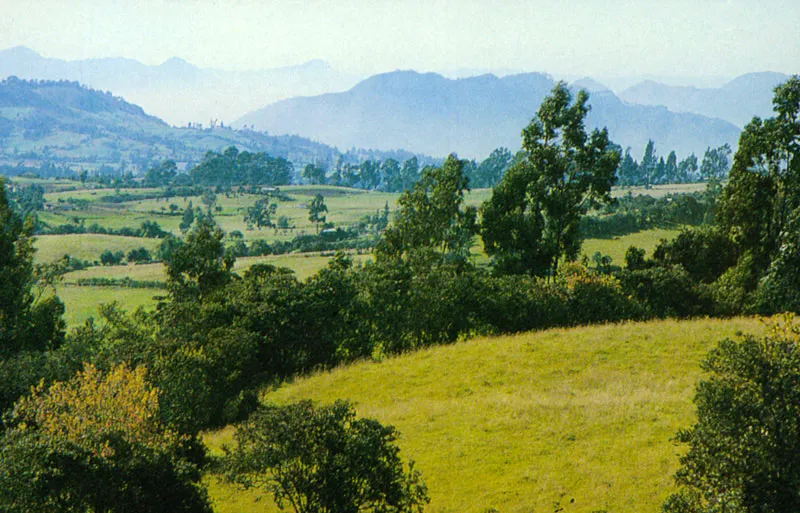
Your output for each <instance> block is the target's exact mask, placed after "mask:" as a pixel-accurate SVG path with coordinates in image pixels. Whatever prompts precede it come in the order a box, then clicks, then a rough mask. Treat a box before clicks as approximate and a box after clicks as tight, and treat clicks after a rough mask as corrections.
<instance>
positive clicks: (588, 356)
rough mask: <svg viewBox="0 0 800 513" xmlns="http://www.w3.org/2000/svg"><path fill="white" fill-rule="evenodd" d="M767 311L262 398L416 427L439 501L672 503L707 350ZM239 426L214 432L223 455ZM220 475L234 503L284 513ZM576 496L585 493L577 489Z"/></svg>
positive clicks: (323, 379) (298, 383) (441, 361)
mask: <svg viewBox="0 0 800 513" xmlns="http://www.w3.org/2000/svg"><path fill="white" fill-rule="evenodd" d="M763 331H764V327H763V325H762V324H761V323H760V322H759V321H758V320H756V319H746V318H737V319H727V320H713V319H707V320H693V321H680V322H679V321H672V320H670V321H654V322H648V323H624V324H613V325H604V326H594V327H585V328H572V329H553V330H547V331H542V332H538V333H530V334H523V335H516V336H504V337H495V338H475V339H472V340H470V341H467V342H464V343H459V344H455V345H452V346H448V347H437V348H432V349H426V350H423V351H419V352H415V353H412V354H407V355H403V356H398V357H395V358H388V359H386V360H383V361H380V362H360V363H355V364H352V365H350V366H348V367H346V368H339V369H335V370H332V371H330V372H321V373H318V374H315V375H313V376H310V377H308V378H303V379H299V380H295V381H294V382H293V383H287V384H285V385H283V386H280V387H278V388H277V389H275V390H270V391H267V392H266V393H264V394H263V395H262V397H261V399H262V401H264V402H267V403H277V404H290V403H293V402H296V401H301V400H306V399H311V400H314V401H318V402H320V403H322V404H331V403H333V402H335V401H336V400H337V399H344V400H349V401H351V402H352V403H353V404H354V405H355V406H356V408H357V409H358V411H359V413H360V414H361V415H365V416H368V417H374V418H376V419H378V420H379V421H380V422H381V423H383V424H391V425H394V426H396V427H397V428H398V430H399V431H400V432H401V433H402V437H401V438H400V440H399V444H400V446H401V448H402V453H403V454H405V455H408V457H413V458H414V460H415V461H416V462H417V467H418V468H419V469H420V470H421V471H422V474H423V478H424V479H425V482H426V483H427V485H428V488H429V493H430V496H431V503H430V508H429V509H430V511H459V512H464V513H469V512H475V513H479V512H483V511H487V510H489V509H490V508H495V509H497V510H498V511H507V512H527V511H551V510H552V508H553V504H555V503H560V504H561V506H562V507H564V508H565V511H570V512H576V513H579V512H581V513H589V512H592V511H597V510H602V509H605V510H607V511H658V510H659V507H660V505H661V503H662V502H663V501H664V499H665V498H666V497H667V495H668V494H669V493H670V492H671V491H674V490H675V487H674V485H673V481H672V474H673V473H674V472H675V470H677V467H678V458H677V457H676V448H675V445H674V443H673V442H672V441H671V438H672V437H673V436H674V435H675V433H676V432H677V431H678V429H679V428H680V427H683V426H688V425H690V424H691V423H692V422H693V419H694V414H693V410H692V402H691V401H692V396H693V394H694V386H695V384H696V383H697V380H698V379H699V378H700V376H701V375H702V374H701V369H700V362H701V360H702V359H703V356H704V355H705V354H706V353H707V352H708V351H709V350H710V349H711V348H712V347H714V345H715V344H716V342H717V341H718V340H720V339H721V338H726V337H731V338H733V337H736V336H737V334H738V333H740V332H745V333H753V334H756V335H758V334H761V333H763ZM232 436H233V429H232V428H226V429H224V430H221V431H215V432H210V433H207V434H206V435H204V437H203V439H204V441H205V442H206V444H207V445H208V446H209V447H210V448H211V450H212V453H218V451H220V447H221V446H222V445H223V444H228V445H230V444H231V441H232ZM206 482H207V483H208V484H209V487H210V494H211V496H212V498H213V499H214V501H215V507H216V508H217V511H219V512H220V513H233V512H240V513H255V512H268V511H276V509H275V508H274V506H273V505H271V504H269V503H268V502H267V501H265V500H264V499H262V500H261V501H260V502H256V500H255V498H256V497H257V496H258V494H254V493H248V494H243V493H238V492H237V493H234V492H233V490H232V489H231V488H229V487H228V486H227V485H225V484H223V483H221V482H219V481H218V480H217V478H216V477H213V476H212V477H208V478H207V479H206ZM573 498H574V499H575V502H574V503H571V502H570V501H571V499H573Z"/></svg>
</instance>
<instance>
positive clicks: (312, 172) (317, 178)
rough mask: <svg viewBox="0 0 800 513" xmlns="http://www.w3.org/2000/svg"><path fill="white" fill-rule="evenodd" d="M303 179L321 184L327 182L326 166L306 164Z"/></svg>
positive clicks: (313, 183) (314, 183)
mask: <svg viewBox="0 0 800 513" xmlns="http://www.w3.org/2000/svg"><path fill="white" fill-rule="evenodd" d="M302 177H303V179H304V180H305V181H306V182H308V183H310V184H312V185H320V184H324V183H325V168H324V167H322V166H315V165H314V164H306V167H304V168H303V173H302Z"/></svg>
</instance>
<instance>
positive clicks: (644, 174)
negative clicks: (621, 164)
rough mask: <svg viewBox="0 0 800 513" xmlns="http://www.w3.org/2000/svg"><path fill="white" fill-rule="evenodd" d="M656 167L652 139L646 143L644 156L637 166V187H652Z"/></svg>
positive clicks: (656, 157) (656, 159) (656, 161)
mask: <svg viewBox="0 0 800 513" xmlns="http://www.w3.org/2000/svg"><path fill="white" fill-rule="evenodd" d="M657 166H658V155H656V146H655V143H653V141H652V139H651V140H648V141H647V146H645V148H644V155H643V156H642V163H641V164H639V177H640V178H639V183H638V184H637V185H644V186H645V187H647V188H650V186H651V185H653V178H654V177H655V175H656V168H657Z"/></svg>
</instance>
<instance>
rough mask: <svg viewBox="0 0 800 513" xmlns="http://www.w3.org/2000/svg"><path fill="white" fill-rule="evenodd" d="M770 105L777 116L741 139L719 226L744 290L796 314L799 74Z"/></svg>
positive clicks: (755, 123)
mask: <svg viewBox="0 0 800 513" xmlns="http://www.w3.org/2000/svg"><path fill="white" fill-rule="evenodd" d="M772 103H773V108H774V110H775V112H776V116H775V117H773V118H769V119H766V120H763V121H762V120H761V119H759V118H753V120H752V121H751V122H750V123H748V125H747V126H746V127H745V129H744V131H743V132H742V134H741V136H740V138H739V149H738V150H737V151H736V156H735V157H734V160H733V167H732V168H731V171H730V177H729V182H728V185H727V186H726V187H725V189H724V191H723V194H722V197H721V198H720V205H719V212H718V214H717V222H718V224H719V226H720V228H721V229H722V230H723V231H724V232H725V233H727V234H729V236H730V237H731V238H732V239H733V240H734V242H735V243H737V244H738V245H739V247H740V254H741V255H742V258H741V259H740V262H739V265H738V267H739V269H740V270H741V271H742V274H744V275H746V276H747V277H748V279H747V280H746V283H745V284H744V286H745V288H746V289H747V290H748V291H752V290H753V289H755V288H756V287H760V288H761V290H762V291H763V292H765V294H766V296H765V297H764V298H763V299H764V301H765V302H766V304H765V307H766V308H767V309H783V308H789V309H792V310H800V292H799V291H798V288H797V283H800V241H798V237H797V234H798V233H800V114H799V113H800V75H795V76H793V77H791V78H790V79H789V80H788V81H787V82H785V83H783V84H781V85H779V86H777V87H776V88H775V96H774V98H773V101H772ZM762 278H763V279H762Z"/></svg>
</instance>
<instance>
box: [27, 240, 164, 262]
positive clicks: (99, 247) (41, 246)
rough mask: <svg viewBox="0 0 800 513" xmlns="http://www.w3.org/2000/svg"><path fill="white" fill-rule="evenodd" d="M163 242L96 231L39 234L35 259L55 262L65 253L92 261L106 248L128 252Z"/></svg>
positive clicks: (151, 247)
mask: <svg viewBox="0 0 800 513" xmlns="http://www.w3.org/2000/svg"><path fill="white" fill-rule="evenodd" d="M160 243H161V241H160V240H158V239H144V238H140V237H122V236H118V235H100V234H94V233H84V234H71V235H39V236H37V237H36V242H35V243H34V246H35V247H36V255H35V257H34V258H35V260H36V262H39V263H46V262H54V261H56V260H59V259H60V258H61V257H63V256H64V255H65V254H68V255H70V256H72V257H74V258H79V259H81V260H88V261H90V262H94V261H99V260H100V255H101V254H102V253H103V251H105V250H106V249H110V250H111V251H122V252H124V253H125V254H127V253H128V252H129V251H130V250H132V249H138V248H140V247H145V248H147V249H148V250H151V251H152V250H154V249H155V248H156V247H158V245H159V244H160Z"/></svg>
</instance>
